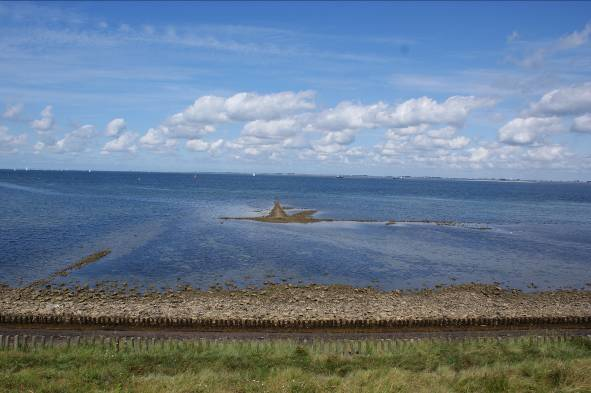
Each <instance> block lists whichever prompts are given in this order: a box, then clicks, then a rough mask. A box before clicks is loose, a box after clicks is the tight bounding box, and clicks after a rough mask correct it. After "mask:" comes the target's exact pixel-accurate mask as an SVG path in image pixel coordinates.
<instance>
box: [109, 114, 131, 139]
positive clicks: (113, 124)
mask: <svg viewBox="0 0 591 393" xmlns="http://www.w3.org/2000/svg"><path fill="white" fill-rule="evenodd" d="M126 129H127V124H126V123H125V119H121V118H117V119H113V120H111V121H110V122H109V124H107V128H106V130H105V133H106V134H107V136H117V135H119V134H120V133H121V132H123V131H125V130H126Z"/></svg>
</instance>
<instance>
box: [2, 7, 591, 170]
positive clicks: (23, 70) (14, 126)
mask: <svg viewBox="0 0 591 393" xmlns="http://www.w3.org/2000/svg"><path fill="white" fill-rule="evenodd" d="M590 35H591V4H589V3H583V2H580V3H577V2H571V3H564V2H563V3H558V2H557V3H552V2H541V3H531V2H527V3H526V2H522V3H510V2H502V3H500V4H499V3H496V4H495V3H482V2H473V3H468V2H458V3H444V2H434V3H427V2H420V3H411V2H404V3H386V2H379V3H367V2H364V3H355V2H343V3H337V2H327V3H312V2H303V3H295V2H293V3H286V2H275V3H270V2H269V3H263V2H260V3H253V2H249V3H234V2H221V3H205V2H202V3H190V2H179V3H171V2H167V3H158V2H146V3H133V2H121V3H115V2H102V3H91V2H83V3H74V2H65V3H16V2H15V3H11V2H2V3H0V115H2V117H0V167H3V168H15V167H16V168H23V167H29V168H43V169H106V170H156V171H240V172H251V171H257V172H262V171H265V172H298V173H315V174H335V173H343V174H372V175H403V174H404V175H407V174H409V175H433V176H470V177H521V178H537V179H559V180H561V179H591V71H590V70H591V43H590V40H589V38H590V37H589V36H590Z"/></svg>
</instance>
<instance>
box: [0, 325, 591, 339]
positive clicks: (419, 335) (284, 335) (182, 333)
mask: <svg viewBox="0 0 591 393" xmlns="http://www.w3.org/2000/svg"><path fill="white" fill-rule="evenodd" d="M17 334H19V335H25V336H30V337H33V336H45V337H76V336H78V337H145V338H152V337H154V338H174V339H182V340H200V339H203V340H284V339H295V340H316V339H321V340H364V339H377V340H408V339H469V338H479V337H497V338H510V337H523V336H537V337H574V336H589V335H591V327H589V328H575V327H573V328H554V329H539V328H531V329H499V330H488V329H473V330H449V331H435V330H432V331H425V330H412V331H396V332H376V331H349V332H335V331H331V330H325V331H318V330H315V331H287V332H286V331H223V330H219V331H195V330H180V329H121V328H118V329H100V328H87V329H75V328H70V329H67V328H64V327H50V326H42V325H38V326H10V325H0V336H4V337H6V336H11V335H17Z"/></svg>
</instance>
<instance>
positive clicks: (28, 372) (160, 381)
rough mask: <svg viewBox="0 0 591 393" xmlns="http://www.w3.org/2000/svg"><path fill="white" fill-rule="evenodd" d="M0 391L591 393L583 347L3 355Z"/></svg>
mask: <svg viewBox="0 0 591 393" xmlns="http://www.w3.org/2000/svg"><path fill="white" fill-rule="evenodd" d="M351 348H352V349H353V352H359V353H358V354H357V353H352V354H350V353H349V352H350V351H351ZM0 391H1V392H56V393H57V392H60V393H61V392H173V393H174V392H208V393H209V392H213V393H216V392H293V393H295V392H376V393H378V392H379V393H383V392H591V340H589V339H584V338H573V339H570V340H567V341H560V342H559V341H553V342H546V343H544V342H533V343H532V342H530V340H528V339H523V340H518V341H514V340H510V341H502V342H500V343H498V342H494V341H488V342H478V341H472V342H468V343H462V342H452V343H447V342H429V341H422V342H419V343H412V344H405V345H384V344H383V343H380V344H378V343H376V342H370V341H367V342H360V343H359V342H358V343H354V344H353V345H351V343H344V342H337V343H334V342H332V343H326V342H325V343H321V344H315V345H313V346H312V345H309V344H308V345H302V344H297V343H295V342H286V341H282V342H271V343H261V342H253V341H249V342H225V343H214V342H207V343H205V342H192V343H182V344H179V343H176V342H173V343H166V344H164V345H157V346H156V347H152V348H148V349H145V348H144V349H142V350H137V349H136V350H134V349H131V348H129V347H128V348H125V349H123V348H122V349H121V350H120V351H116V350H115V349H114V348H105V347H101V346H98V345H97V346H92V345H81V346H73V347H70V348H66V347H55V348H45V349H36V350H31V349H21V350H18V351H15V350H8V349H4V350H0Z"/></svg>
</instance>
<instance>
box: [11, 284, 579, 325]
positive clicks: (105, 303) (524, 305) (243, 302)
mask: <svg viewBox="0 0 591 393" xmlns="http://www.w3.org/2000/svg"><path fill="white" fill-rule="evenodd" d="M0 314H12V315H77V316H88V317H96V316H105V315H108V316H120V317H128V318H129V317H131V318H134V317H140V318H158V317H167V318H212V319H227V318H233V319H267V320H334V319H364V320H367V319H376V320H379V319H381V320H384V319H422V318H425V319H427V318H479V317H485V318H491V317H561V316H591V291H549V292H537V293H522V292H519V291H516V290H507V289H502V288H500V287H496V286H494V285H480V284H467V285H459V286H454V287H444V288H440V289H433V290H422V291H418V292H416V291H415V292H411V291H405V292H400V291H390V292H385V291H379V290H375V289H369V288H353V287H347V286H322V285H310V286H299V287H294V286H290V285H272V286H268V287H265V288H262V289H256V290H252V289H248V290H233V291H222V290H220V291H200V290H193V289H184V290H177V291H169V292H164V293H142V294H140V293H136V292H134V291H133V290H127V289H113V288H112V287H101V286H99V287H97V288H78V289H64V288H62V289H56V288H48V289H47V288H44V289H33V288H9V287H0Z"/></svg>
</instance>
